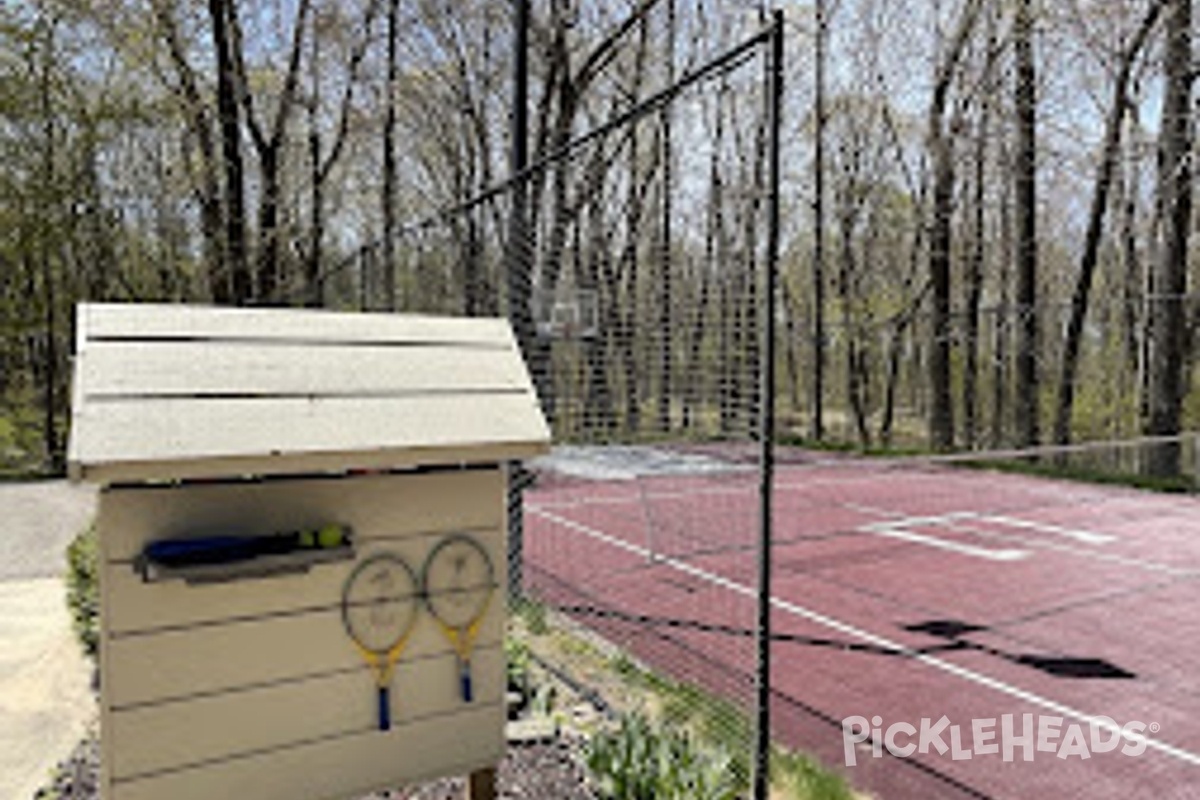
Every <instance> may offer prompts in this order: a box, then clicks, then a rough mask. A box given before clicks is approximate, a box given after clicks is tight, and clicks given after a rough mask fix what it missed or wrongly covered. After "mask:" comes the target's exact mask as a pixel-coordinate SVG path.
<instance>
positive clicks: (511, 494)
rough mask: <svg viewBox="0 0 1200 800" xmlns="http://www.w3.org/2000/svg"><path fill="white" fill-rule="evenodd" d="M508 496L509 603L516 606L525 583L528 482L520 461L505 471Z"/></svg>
mask: <svg viewBox="0 0 1200 800" xmlns="http://www.w3.org/2000/svg"><path fill="white" fill-rule="evenodd" d="M505 473H506V481H505V483H506V485H507V494H506V496H505V511H506V514H507V517H508V520H507V522H508V536H507V537H506V538H507V540H508V587H507V589H508V602H509V604H510V605H513V606H515V605H516V604H517V603H518V602H520V600H521V598H522V596H523V595H524V591H523V589H522V586H523V584H524V581H525V571H524V562H525V501H524V492H525V486H526V484H527V481H528V477H527V474H526V472H525V468H524V467H523V466H522V465H521V462H520V461H510V462H509V463H508V467H507V469H506V470H505Z"/></svg>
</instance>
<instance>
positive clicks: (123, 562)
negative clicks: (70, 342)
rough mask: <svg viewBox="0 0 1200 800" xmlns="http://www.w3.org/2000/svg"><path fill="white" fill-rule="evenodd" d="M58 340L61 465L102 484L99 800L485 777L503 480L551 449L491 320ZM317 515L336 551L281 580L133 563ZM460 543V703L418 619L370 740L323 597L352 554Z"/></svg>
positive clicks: (288, 322) (91, 328)
mask: <svg viewBox="0 0 1200 800" xmlns="http://www.w3.org/2000/svg"><path fill="white" fill-rule="evenodd" d="M77 331H78V334H77V347H76V363H75V377H74V388H73V397H72V406H73V424H72V432H71V442H70V453H69V463H70V470H71V474H72V477H73V478H75V479H77V480H87V481H93V482H96V483H99V484H100V485H101V487H102V490H101V493H100V505H99V517H98V521H97V525H98V532H99V538H100V557H101V562H102V563H101V582H100V588H101V628H102V633H101V645H100V663H101V741H102V789H103V796H104V797H105V798H106V800H165V799H166V798H170V799H171V800H213V798H220V797H252V798H255V800H276V799H278V800H284V799H285V798H286V799H287V800H296V799H297V798H309V799H311V800H326V799H328V800H338V799H340V798H350V797H353V796H355V795H356V794H360V793H366V792H369V791H372V790H375V789H380V788H385V787H394V786H397V785H401V784H404V783H408V782H413V781H418V780H423V779H428V778H432V777H435V776H440V775H446V774H466V773H470V772H473V771H476V770H484V769H487V768H488V767H491V766H494V765H495V763H496V762H497V761H498V760H499V759H500V758H501V756H502V754H503V750H504V737H503V726H504V717H505V713H504V689H505V687H504V675H505V670H504V649H503V635H504V615H505V604H504V602H503V597H504V588H503V587H504V585H505V580H506V576H505V574H504V573H505V565H506V552H507V549H506V543H505V524H506V522H505V520H506V515H505V506H504V498H505V486H506V475H505V469H506V467H505V465H506V464H509V463H511V462H514V461H518V460H521V459H524V458H528V457H531V456H534V455H536V454H538V453H541V452H543V451H544V450H545V448H546V447H547V445H548V442H549V433H548V431H547V428H546V425H545V422H544V420H543V418H542V415H541V412H540V411H539V409H538V405H537V398H536V393H535V391H534V389H533V386H532V385H531V382H530V380H529V376H528V374H527V372H526V369H525V367H524V364H523V362H522V359H521V356H520V352H519V350H518V348H517V345H516V343H515V341H514V338H513V336H512V333H511V331H510V329H509V326H508V324H507V323H506V322H504V321H502V320H491V319H440V318H431V317H417V316H397V315H366V314H339V313H333V312H325V311H293V310H265V309H255V310H243V309H227V308H202V307H194V306H162V305H115V304H90V305H81V306H80V307H79V309H78V317H77ZM330 523H336V524H338V525H341V526H346V527H347V528H348V529H349V530H350V531H352V539H351V541H350V544H349V545H347V546H346V547H343V548H339V549H338V550H337V552H333V553H329V552H323V551H315V552H314V553H313V554H312V558H311V559H310V558H309V557H308V555H306V554H305V553H299V554H296V555H295V557H292V556H287V557H285V558H284V559H283V561H284V562H287V563H283V564H282V567H281V565H280V563H279V561H280V559H277V558H276V559H274V560H271V559H267V560H264V562H263V564H264V566H266V567H268V568H264V569H262V570H254V569H250V570H245V569H243V570H242V572H241V573H240V574H239V573H231V574H230V575H226V576H224V579H222V580H218V581H216V582H195V581H189V580H186V579H185V578H186V577H187V576H186V575H171V574H166V575H163V576H159V579H156V580H153V581H147V580H145V576H144V574H143V572H142V571H140V570H139V569H138V566H139V557H140V555H141V554H142V552H143V549H144V548H145V547H146V545H147V544H148V543H151V542H158V541H163V540H187V539H195V538H199V537H211V536H218V535H220V536H225V535H236V536H267V535H273V534H278V533H281V532H287V531H295V530H312V529H314V528H318V527H320V526H323V525H328V524H330ZM460 533H466V534H468V535H470V536H471V537H473V538H474V539H476V540H477V541H478V542H480V543H481V544H482V545H483V547H484V549H485V551H486V552H487V553H488V554H489V556H490V558H491V560H492V563H493V565H494V567H495V569H496V574H495V577H496V583H497V585H498V588H497V589H496V592H495V598H496V599H495V600H494V601H493V602H491V603H490V604H489V606H488V611H487V614H486V616H485V617H484V620H483V623H482V626H481V630H480V633H479V637H478V640H477V644H476V646H475V649H474V655H473V658H472V664H473V670H472V671H473V674H474V683H475V693H474V694H475V696H474V698H473V699H472V700H471V702H464V701H463V699H462V697H461V696H460V693H459V682H458V673H457V670H456V662H455V655H454V652H453V650H452V648H451V646H450V643H449V641H448V639H447V637H446V636H445V635H444V634H443V632H442V631H441V630H440V629H439V627H438V626H437V625H436V624H434V623H433V622H432V620H430V619H428V618H421V619H418V622H417V624H416V627H415V629H414V631H413V634H412V637H411V639H410V641H409V643H408V645H407V647H406V648H405V650H404V652H403V655H402V657H401V658H400V660H399V663H398V665H397V668H396V672H395V674H394V676H393V677H392V681H391V714H392V727H391V729H390V730H388V731H386V732H385V731H381V730H379V728H378V726H377V725H376V719H375V715H376V689H375V681H374V676H373V673H372V672H371V670H370V669H369V668H368V666H367V665H366V663H365V662H364V661H363V659H362V657H361V656H360V654H359V652H358V651H357V650H356V648H355V647H354V645H353V644H352V642H351V641H350V639H349V637H348V636H347V634H346V631H345V629H344V627H343V624H342V617H341V596H342V590H343V586H344V585H345V582H346V580H347V577H348V576H349V574H350V573H351V571H352V570H353V569H354V567H355V565H356V564H359V563H361V562H362V560H363V559H366V558H368V557H370V556H371V555H372V554H374V553H377V552H381V551H387V552H391V553H395V554H398V555H399V556H401V557H402V558H404V559H405V560H406V561H407V562H408V563H409V564H411V565H413V567H414V569H419V568H420V566H421V564H422V563H423V562H424V560H425V558H426V557H427V555H428V553H429V552H430V551H431V550H432V549H433V547H434V546H435V545H436V544H437V542H439V541H440V540H442V539H443V538H444V537H446V536H448V535H451V534H460ZM281 568H282V569H284V570H285V571H283V572H278V570H279V569H281ZM218 571H219V568H218ZM207 577H208V578H211V577H212V576H211V575H209V576H207ZM217 577H218V578H220V577H221V576H220V575H218V576H217Z"/></svg>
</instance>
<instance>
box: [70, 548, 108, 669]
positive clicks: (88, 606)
mask: <svg viewBox="0 0 1200 800" xmlns="http://www.w3.org/2000/svg"><path fill="white" fill-rule="evenodd" d="M67 606H68V607H69V608H70V610H71V621H72V623H73V625H74V628H75V635H76V636H78V637H79V642H80V644H82V645H83V650H84V652H85V653H87V654H88V655H89V656H91V657H93V658H94V657H95V656H96V651H97V650H98V649H99V647H100V584H99V552H98V543H97V539H96V528H95V526H94V525H90V526H88V527H87V528H86V529H85V530H83V531H82V532H81V533H80V534H79V535H78V536H76V537H75V539H74V540H73V541H72V542H71V544H70V545H68V546H67Z"/></svg>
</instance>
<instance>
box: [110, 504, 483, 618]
mask: <svg viewBox="0 0 1200 800" xmlns="http://www.w3.org/2000/svg"><path fill="white" fill-rule="evenodd" d="M444 527H447V528H449V527H451V526H449V525H446V526H444ZM459 530H461V529H459ZM448 532H451V531H448ZM470 533H471V535H472V536H474V537H475V538H476V539H478V540H479V541H480V543H482V544H483V545H484V547H485V548H487V550H488V552H489V555H491V556H492V563H493V564H494V565H495V566H496V570H497V575H496V581H497V585H503V582H504V580H505V578H504V575H503V574H502V569H503V565H504V563H505V561H506V559H505V557H504V555H503V553H504V549H503V546H502V539H501V533H500V531H498V530H495V531H490V532H483V531H474V530H473V531H470ZM438 539H439V535H437V534H430V535H428V536H419V537H410V538H408V539H404V540H401V541H397V542H389V541H371V542H368V543H366V544H364V545H361V546H360V547H359V548H358V553H357V555H358V558H357V559H356V560H354V561H338V562H333V563H327V564H317V565H315V566H313V567H312V568H311V569H310V570H309V571H308V572H306V573H301V574H294V575H277V576H272V577H263V578H246V579H241V580H236V581H229V582H226V583H207V584H205V583H201V584H187V583H184V582H183V581H181V580H166V581H160V582H155V583H143V582H142V579H141V577H140V576H139V575H137V574H135V572H134V569H133V567H132V566H131V565H129V564H116V565H110V566H108V567H107V568H106V571H107V579H108V585H109V592H110V595H111V597H112V604H113V607H114V608H117V609H119V613H117V614H115V615H114V616H113V617H112V619H111V621H110V622H109V623H108V628H109V629H110V630H111V631H113V632H114V633H117V634H122V635H124V634H130V633H134V632H137V631H147V630H152V629H161V628H164V627H168V626H188V625H197V624H201V623H212V622H220V621H221V620H225V619H235V618H246V617H252V616H266V615H278V614H286V613H291V612H298V611H302V610H306V609H314V608H319V607H322V606H324V607H327V608H330V607H334V606H336V604H337V603H339V602H340V601H341V597H342V589H343V587H344V586H345V584H346V579H347V578H348V577H349V576H350V572H351V571H352V570H353V569H354V567H355V566H356V565H357V564H358V563H359V562H360V561H361V560H362V559H365V558H368V557H370V556H371V555H372V554H373V553H376V552H379V551H387V552H391V553H395V554H397V555H399V556H401V557H402V558H404V559H405V560H406V561H408V563H409V566H411V567H412V568H413V571H414V572H417V573H418V574H419V573H420V571H421V566H422V564H424V563H425V561H424V560H425V557H426V555H427V554H428V553H429V551H430V549H432V548H433V547H434V546H435V545H436V543H437V541H438Z"/></svg>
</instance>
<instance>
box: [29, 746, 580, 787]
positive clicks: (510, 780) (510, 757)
mask: <svg viewBox="0 0 1200 800" xmlns="http://www.w3.org/2000/svg"><path fill="white" fill-rule="evenodd" d="M98 744H99V743H98V741H97V739H96V738H95V736H94V735H92V736H89V737H88V738H87V739H84V740H83V741H82V742H80V743H79V746H78V747H76V748H75V751H74V752H73V753H72V754H71V756H70V757H69V758H68V759H67V760H66V761H64V762H63V763H62V764H60V765H59V768H58V770H57V772H56V775H55V778H54V780H53V782H52V783H51V784H50V785H49V786H47V787H46V788H44V789H42V790H41V791H39V792H38V794H37V798H39V799H41V800H98V798H99V797H100V789H99V764H100V755H99V746H98ZM584 775H585V773H584V768H583V766H582V763H581V755H580V744H579V742H578V741H575V740H572V739H569V738H565V737H561V736H560V737H559V738H557V739H554V740H552V741H548V742H533V743H528V744H526V743H513V744H510V745H509V748H508V753H507V755H506V756H505V758H504V761H502V762H501V763H500V767H499V770H498V773H497V789H498V793H497V796H498V797H500V798H502V799H503V800H595V795H594V794H592V793H591V792H590V791H589V790H588V788H587V785H586V783H585V778H584ZM464 783H465V782H464V780H463V779H461V778H447V779H444V780H440V781H434V782H432V783H427V784H424V785H422V786H416V787H409V788H405V789H396V790H393V791H388V792H377V793H376V794H373V795H370V796H369V797H366V798H362V800H463V798H464V797H465V788H464Z"/></svg>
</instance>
